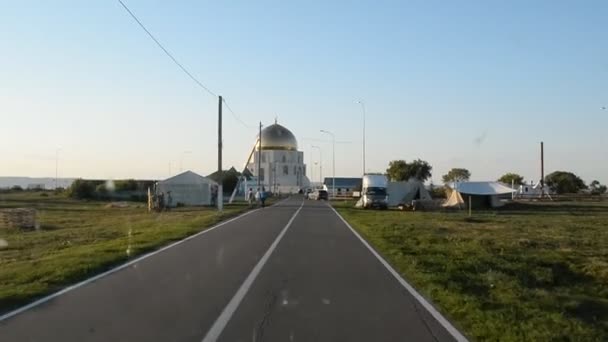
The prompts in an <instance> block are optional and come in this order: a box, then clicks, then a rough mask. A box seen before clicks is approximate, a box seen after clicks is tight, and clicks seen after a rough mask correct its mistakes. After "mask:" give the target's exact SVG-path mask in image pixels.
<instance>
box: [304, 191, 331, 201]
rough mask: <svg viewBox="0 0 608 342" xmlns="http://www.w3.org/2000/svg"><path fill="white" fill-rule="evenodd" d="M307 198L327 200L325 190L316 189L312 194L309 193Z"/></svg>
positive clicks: (327, 196)
mask: <svg viewBox="0 0 608 342" xmlns="http://www.w3.org/2000/svg"><path fill="white" fill-rule="evenodd" d="M308 198H309V199H311V200H316V201H319V200H326V201H327V199H328V198H329V195H328V194H327V190H323V189H317V190H315V191H313V192H312V193H310V195H308Z"/></svg>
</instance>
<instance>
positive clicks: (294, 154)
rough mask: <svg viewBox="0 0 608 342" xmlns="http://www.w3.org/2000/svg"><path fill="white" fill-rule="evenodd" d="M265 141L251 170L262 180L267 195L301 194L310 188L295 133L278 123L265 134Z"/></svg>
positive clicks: (268, 128) (254, 158)
mask: <svg viewBox="0 0 608 342" xmlns="http://www.w3.org/2000/svg"><path fill="white" fill-rule="evenodd" d="M261 140H262V141H261V146H260V144H259V143H258V144H256V148H255V151H254V154H253V157H252V161H251V162H250V163H249V164H248V165H247V168H248V169H249V171H250V172H251V173H252V174H253V175H254V176H255V177H256V178H257V177H259V178H260V183H261V184H262V185H263V187H264V188H265V189H266V191H271V192H274V193H297V192H298V191H299V190H300V189H301V188H303V187H307V186H309V183H310V182H309V180H308V177H307V176H306V164H304V153H303V152H301V151H298V142H297V140H296V137H295V136H294V135H293V133H291V131H289V130H288V129H287V128H285V127H283V126H281V125H279V124H278V123H276V122H275V123H274V124H273V125H270V126H268V127H266V128H264V129H263V130H262V139H261ZM260 148H261V150H260Z"/></svg>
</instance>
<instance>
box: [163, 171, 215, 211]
mask: <svg viewBox="0 0 608 342" xmlns="http://www.w3.org/2000/svg"><path fill="white" fill-rule="evenodd" d="M215 186H217V183H216V182H214V181H213V180H211V179H209V178H207V177H203V176H201V175H199V174H196V173H194V172H192V171H185V172H183V173H180V174H178V175H176V176H173V177H171V178H167V179H165V180H164V181H160V182H158V184H157V185H156V193H157V194H160V193H164V194H165V196H166V194H167V193H168V192H171V198H172V203H171V205H173V206H175V205H177V204H178V203H182V204H185V205H210V204H211V203H212V200H211V194H212V187H215ZM165 199H166V197H165Z"/></svg>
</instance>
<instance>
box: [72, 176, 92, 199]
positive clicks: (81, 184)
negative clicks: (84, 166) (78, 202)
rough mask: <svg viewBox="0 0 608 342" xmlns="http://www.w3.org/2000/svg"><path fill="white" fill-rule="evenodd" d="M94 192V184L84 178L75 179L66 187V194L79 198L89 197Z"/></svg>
mask: <svg viewBox="0 0 608 342" xmlns="http://www.w3.org/2000/svg"><path fill="white" fill-rule="evenodd" d="M94 194H95V184H94V183H93V182H92V181H87V180H84V179H81V178H79V179H77V180H75V181H74V182H73V183H72V185H71V186H70V188H69V189H68V196H70V197H72V198H79V199H91V198H93V196H94Z"/></svg>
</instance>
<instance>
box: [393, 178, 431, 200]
mask: <svg viewBox="0 0 608 342" xmlns="http://www.w3.org/2000/svg"><path fill="white" fill-rule="evenodd" d="M387 194H388V205H389V206H390V207H394V206H397V205H399V204H410V203H411V202H412V201H413V200H431V199H432V198H431V194H430V193H429V192H428V190H427V189H426V188H425V187H424V184H423V183H422V182H421V181H419V180H417V179H415V178H410V180H408V181H404V182H388V187H387Z"/></svg>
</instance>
